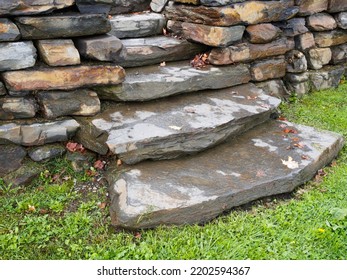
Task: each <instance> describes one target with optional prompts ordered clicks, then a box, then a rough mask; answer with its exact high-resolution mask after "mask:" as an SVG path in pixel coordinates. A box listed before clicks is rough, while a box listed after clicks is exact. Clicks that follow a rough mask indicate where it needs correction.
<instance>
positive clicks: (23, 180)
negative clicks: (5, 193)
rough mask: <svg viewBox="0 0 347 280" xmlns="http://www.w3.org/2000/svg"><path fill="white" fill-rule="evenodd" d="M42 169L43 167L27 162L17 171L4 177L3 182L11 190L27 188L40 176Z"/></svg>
mask: <svg viewBox="0 0 347 280" xmlns="http://www.w3.org/2000/svg"><path fill="white" fill-rule="evenodd" d="M43 169H44V166H43V165H41V164H38V163H35V162H32V161H29V160H27V161H25V162H24V163H23V165H22V166H21V167H20V168H19V169H17V170H15V171H13V172H11V173H9V174H7V175H5V176H4V177H3V180H4V182H5V184H7V185H11V187H12V188H14V187H19V186H24V187H25V186H29V185H30V184H31V183H32V182H33V180H34V179H36V178H37V177H39V176H40V174H41V172H42V171H43Z"/></svg>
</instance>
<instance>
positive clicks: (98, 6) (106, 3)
mask: <svg viewBox="0 0 347 280" xmlns="http://www.w3.org/2000/svg"><path fill="white" fill-rule="evenodd" d="M113 2H114V1H113V0H76V5H77V7H78V10H79V11H80V13H82V14H109V12H110V11H111V7H112V4H113Z"/></svg>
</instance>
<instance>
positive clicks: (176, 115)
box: [77, 84, 280, 164]
mask: <svg viewBox="0 0 347 280" xmlns="http://www.w3.org/2000/svg"><path fill="white" fill-rule="evenodd" d="M279 104H280V99H278V98H275V97H272V96H269V95H267V94H265V93H264V91H262V90H261V89H259V88H257V87H256V86H255V85H253V84H245V85H240V86H236V87H232V88H227V89H222V90H210V91H203V92H200V93H191V94H189V95H185V96H177V97H171V98H168V99H165V100H160V101H152V102H146V103H131V104H113V105H111V108H110V109H108V110H106V111H105V112H103V113H101V114H98V115H96V116H95V117H91V118H78V119H77V120H78V122H79V123H80V125H81V129H80V130H79V131H78V133H77V141H78V142H81V143H82V144H83V145H84V146H85V147H87V148H89V149H91V150H93V151H96V152H98V153H99V154H106V153H107V152H108V150H110V151H111V152H112V153H113V154H116V155H117V156H118V157H119V158H121V159H122V160H123V161H124V162H126V163H127V164H134V163H137V162H139V161H142V160H145V159H169V158H175V157H177V156H180V155H182V154H187V153H195V152H198V151H201V150H203V149H206V148H208V147H211V146H213V145H216V144H218V143H220V142H221V141H224V140H225V139H227V138H228V137H230V136H235V135H238V134H240V133H241V132H244V131H245V130H247V129H249V128H251V127H253V126H255V125H257V124H259V123H262V122H265V121H267V120H268V119H269V118H270V114H271V113H273V112H274V110H275V109H276V108H277V106H278V105H279Z"/></svg>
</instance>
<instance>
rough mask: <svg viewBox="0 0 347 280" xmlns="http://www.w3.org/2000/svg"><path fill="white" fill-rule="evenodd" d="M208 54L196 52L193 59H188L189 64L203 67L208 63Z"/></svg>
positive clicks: (199, 67) (196, 67) (198, 67)
mask: <svg viewBox="0 0 347 280" xmlns="http://www.w3.org/2000/svg"><path fill="white" fill-rule="evenodd" d="M208 64H209V63H208V54H206V53H203V54H197V55H196V56H195V57H194V58H193V60H191V61H190V65H191V66H192V67H194V68H195V69H201V68H205V67H206V66H207V65H208Z"/></svg>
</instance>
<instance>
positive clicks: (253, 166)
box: [108, 121, 344, 229]
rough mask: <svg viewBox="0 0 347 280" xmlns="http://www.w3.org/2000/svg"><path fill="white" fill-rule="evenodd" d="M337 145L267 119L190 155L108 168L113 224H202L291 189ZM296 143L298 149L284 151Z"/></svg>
mask: <svg viewBox="0 0 347 280" xmlns="http://www.w3.org/2000/svg"><path fill="white" fill-rule="evenodd" d="M283 126H286V128H287V129H288V130H292V131H294V132H297V133H294V134H291V133H289V134H288V133H286V132H285V131H284V130H285V128H283ZM297 140H298V141H297ZM343 142H344V141H343V138H342V136H341V135H338V134H335V133H331V132H327V131H320V130H316V129H314V128H311V127H307V126H302V125H295V124H291V123H285V122H277V121H272V122H268V123H267V124H264V125H261V126H258V127H257V128H255V129H252V130H250V131H248V132H247V133H245V134H244V135H242V136H241V137H239V138H237V139H235V140H231V141H229V142H227V143H226V144H224V145H220V146H218V147H216V148H214V149H210V150H208V151H206V152H204V153H199V154H197V155H195V156H191V157H185V158H182V159H176V160H170V161H165V162H143V163H141V164H138V165H136V166H133V167H131V166H124V167H122V168H120V169H117V168H114V169H113V170H111V171H110V172H109V176H108V181H109V183H110V187H109V192H110V198H111V207H110V213H111V221H112V224H113V225H114V226H117V227H123V228H129V229H135V228H152V227H156V226H159V225H163V224H166V225H172V224H174V225H182V224H193V223H204V222H207V221H209V220H211V219H213V218H215V217H216V216H218V215H220V214H222V213H223V212H225V211H226V210H230V209H232V208H233V207H236V206H239V205H242V204H245V203H248V202H250V201H253V200H256V199H259V198H262V197H266V196H271V195H276V194H281V193H287V192H291V191H293V190H294V189H295V188H296V187H297V186H299V185H301V184H303V183H305V182H306V181H308V180H310V179H311V178H312V177H313V176H314V175H315V173H316V171H317V170H319V169H320V168H322V167H323V166H325V165H326V164H328V163H329V162H331V161H332V160H333V159H334V158H335V157H336V156H337V154H338V152H339V150H340V149H341V148H342V146H343ZM295 143H300V147H301V146H302V148H295V147H294V148H293V149H288V146H293V145H294V144H295Z"/></svg>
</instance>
